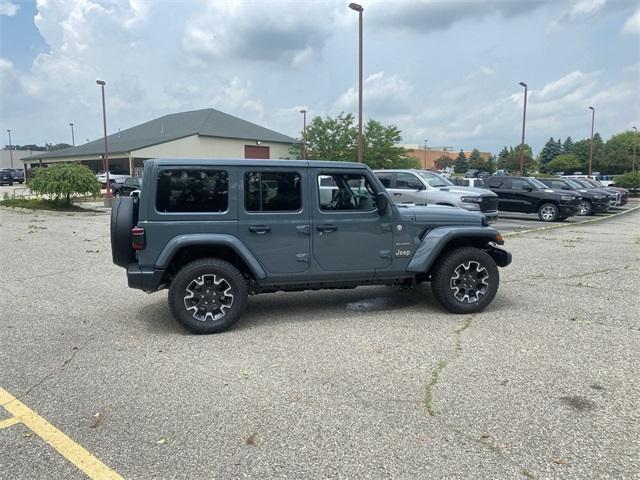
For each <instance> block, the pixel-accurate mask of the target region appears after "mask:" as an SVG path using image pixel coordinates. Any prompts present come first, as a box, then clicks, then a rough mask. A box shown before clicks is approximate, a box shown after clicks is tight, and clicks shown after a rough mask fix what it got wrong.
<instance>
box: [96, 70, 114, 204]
mask: <svg viewBox="0 0 640 480" xmlns="http://www.w3.org/2000/svg"><path fill="white" fill-rule="evenodd" d="M96 83H97V84H98V85H100V87H101V89H102V125H103V127H104V160H103V164H104V171H105V174H106V176H107V197H110V196H111V184H110V183H109V147H108V145H107V111H106V109H105V104H104V86H105V85H106V82H105V81H104V80H96Z"/></svg>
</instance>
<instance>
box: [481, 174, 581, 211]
mask: <svg viewBox="0 0 640 480" xmlns="http://www.w3.org/2000/svg"><path fill="white" fill-rule="evenodd" d="M487 188H489V189H491V190H492V191H493V192H495V193H496V194H497V195H498V209H499V210H500V211H504V212H520V213H537V214H538V218H539V219H540V220H542V221H543V222H555V221H558V220H565V219H566V218H568V217H572V216H573V215H575V214H576V213H578V210H579V208H580V205H581V203H582V197H581V196H580V195H578V194H576V193H574V192H562V193H561V192H556V191H554V190H551V189H550V188H549V187H548V186H547V185H545V184H544V183H542V182H540V181H539V180H537V179H535V178H532V177H512V176H498V175H494V176H492V177H491V178H489V179H488V180H487Z"/></svg>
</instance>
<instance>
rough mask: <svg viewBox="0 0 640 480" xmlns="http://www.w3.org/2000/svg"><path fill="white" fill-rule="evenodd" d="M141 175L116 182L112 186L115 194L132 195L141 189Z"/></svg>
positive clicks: (117, 195)
mask: <svg viewBox="0 0 640 480" xmlns="http://www.w3.org/2000/svg"><path fill="white" fill-rule="evenodd" d="M141 180H142V179H141V178H140V177H129V178H125V179H124V182H122V183H114V184H113V185H112V186H111V188H112V189H113V190H112V193H113V195H115V196H116V197H119V196H120V195H131V192H133V191H134V190H140V185H141Z"/></svg>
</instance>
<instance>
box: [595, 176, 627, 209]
mask: <svg viewBox="0 0 640 480" xmlns="http://www.w3.org/2000/svg"><path fill="white" fill-rule="evenodd" d="M584 181H585V182H587V183H589V184H591V185H592V186H593V187H595V188H604V189H605V190H606V191H607V192H615V193H617V194H619V195H620V197H619V200H620V203H619V206H622V205H626V204H627V202H628V201H629V190H627V189H626V188H622V187H615V186H611V185H610V186H605V185H603V184H602V183H600V182H599V181H598V180H594V179H592V178H585V179H584Z"/></svg>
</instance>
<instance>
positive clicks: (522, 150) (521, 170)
mask: <svg viewBox="0 0 640 480" xmlns="http://www.w3.org/2000/svg"><path fill="white" fill-rule="evenodd" d="M519 85H520V86H521V87H524V110H523V111H522V143H521V144H520V175H521V176H523V177H524V126H525V123H526V120H527V88H528V87H527V84H526V83H524V82H520V83H519Z"/></svg>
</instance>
